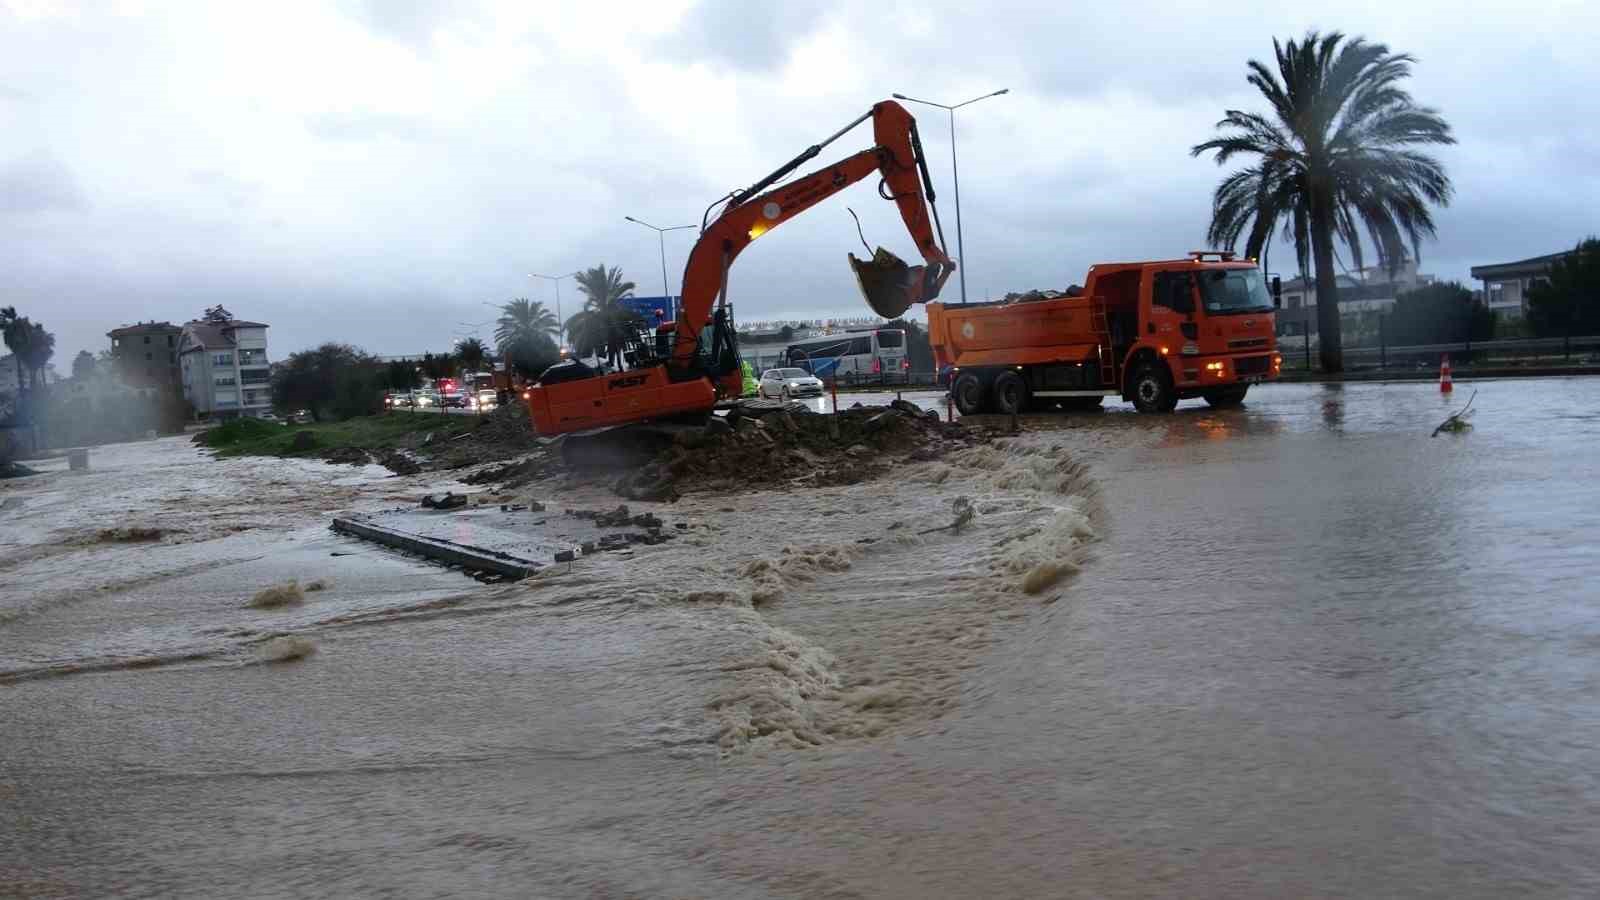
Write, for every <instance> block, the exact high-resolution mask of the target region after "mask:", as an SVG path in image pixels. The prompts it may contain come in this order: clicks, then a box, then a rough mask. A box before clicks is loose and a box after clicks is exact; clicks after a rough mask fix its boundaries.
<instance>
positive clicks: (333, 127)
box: [306, 112, 439, 141]
mask: <svg viewBox="0 0 1600 900" xmlns="http://www.w3.org/2000/svg"><path fill="white" fill-rule="evenodd" d="M306 129H307V130H308V131H310V132H311V133H312V134H314V135H316V136H317V137H320V138H323V139H325V140H330V141H370V140H377V139H380V138H390V139H393V140H400V141H426V140H433V139H435V138H437V137H438V136H439V130H438V129H437V128H436V127H435V126H434V125H433V124H432V123H431V122H429V121H428V120H427V119H425V118H422V117H421V116H414V115H404V114H401V113H382V112H322V113H316V114H314V115H310V116H307V117H306Z"/></svg>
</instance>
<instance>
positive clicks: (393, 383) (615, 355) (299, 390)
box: [272, 263, 645, 421]
mask: <svg viewBox="0 0 1600 900" xmlns="http://www.w3.org/2000/svg"><path fill="white" fill-rule="evenodd" d="M573 280H574V281H575V282H576V283H577V285H578V291H579V293H580V294H582V295H583V297H584V303H583V307H582V308H581V309H580V310H579V311H578V312H576V313H574V314H573V315H572V316H570V317H569V318H568V319H567V321H566V323H565V328H564V330H565V332H566V338H567V341H568V343H569V344H570V347H571V350H572V352H573V354H574V355H576V356H579V357H592V358H595V359H609V360H610V361H611V362H612V363H613V364H615V363H617V362H618V361H619V360H620V357H621V354H622V351H623V335H624V334H625V332H626V330H627V329H630V328H632V329H638V328H640V327H642V326H643V325H644V324H645V323H644V321H643V320H642V319H641V318H640V317H639V315H638V314H637V313H635V312H634V311H633V310H632V309H631V308H629V307H628V306H627V305H625V304H624V303H623V302H622V301H624V300H626V299H628V298H629V297H632V296H633V290H634V283H633V282H631V281H627V280H625V279H624V278H623V276H622V270H621V269H619V268H617V267H615V266H613V267H609V268H608V267H607V266H606V265H605V264H603V263H602V264H600V265H597V266H594V267H592V268H589V269H586V270H584V271H582V272H576V273H574V275H573ZM562 331H563V323H561V322H560V321H559V320H558V319H557V318H556V315H555V313H553V312H551V311H550V309H549V308H547V307H546V306H545V305H544V304H543V303H540V302H538V301H536V300H529V299H528V298H526V297H517V298H514V299H511V300H508V301H506V302H505V303H502V304H500V315H499V317H498V318H497V319H496V320H495V330H494V345H493V347H492V348H491V347H490V346H489V345H488V344H485V343H484V342H483V341H482V340H480V339H478V338H476V337H468V338H463V339H462V340H460V341H457V342H456V344H455V346H454V347H452V348H451V350H450V351H449V352H445V353H439V354H435V353H426V354H424V355H423V357H422V358H421V359H420V360H416V361H406V360H391V361H389V362H384V361H382V360H380V359H379V358H378V357H377V356H375V355H373V354H371V353H368V352H366V351H365V350H362V349H360V348H359V347H354V346H352V345H350V344H343V343H337V342H330V343H326V344H323V345H321V346H319V347H316V348H313V349H311V350H303V351H301V352H299V353H292V354H290V355H289V357H288V358H287V359H285V360H284V361H283V363H281V364H280V365H279V366H278V367H277V368H276V370H275V372H274V375H273V379H272V400H273V405H274V406H275V407H277V408H278V409H280V410H284V411H291V412H292V411H298V410H302V409H304V410H306V411H308V412H309V413H310V414H311V416H312V417H313V418H314V419H316V420H317V421H322V420H323V419H326V418H333V419H346V418H350V417H352V416H362V415H371V414H374V413H377V412H381V411H382V409H383V393H384V391H412V390H416V389H418V388H420V387H421V386H422V384H423V382H424V380H433V381H438V380H439V379H441V378H449V377H453V376H456V375H460V374H465V373H471V372H477V371H481V370H483V369H484V368H485V366H486V365H488V364H491V363H495V362H498V363H499V364H500V365H501V366H503V367H505V368H507V369H509V370H510V371H512V372H515V373H516V374H517V375H519V376H521V377H522V378H524V379H527V380H530V381H531V380H534V379H537V378H538V377H539V376H540V375H541V374H543V372H544V370H545V369H548V368H549V367H550V366H552V365H555V364H556V363H558V362H560V361H561V348H560V346H559V343H558V342H559V340H560V337H561V334H562Z"/></svg>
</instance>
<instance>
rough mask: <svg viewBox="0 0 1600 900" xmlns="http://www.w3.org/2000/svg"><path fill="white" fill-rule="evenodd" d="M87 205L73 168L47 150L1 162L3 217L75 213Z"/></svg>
mask: <svg viewBox="0 0 1600 900" xmlns="http://www.w3.org/2000/svg"><path fill="white" fill-rule="evenodd" d="M86 206H87V203H86V201H85V199H84V196H83V191H82V189H81V188H79V187H78V182H77V179H76V178H74V177H73V176H72V171H71V170H70V169H68V168H67V167H66V165H64V164H63V163H62V162H61V160H59V159H57V158H55V157H54V156H52V155H51V154H49V153H47V152H45V151H39V152H36V153H34V154H32V155H29V156H25V157H21V158H19V159H14V160H12V161H10V162H8V163H4V164H0V216H23V215H31V214H35V213H46V212H73V211H77V210H81V209H84V208H85V207H86Z"/></svg>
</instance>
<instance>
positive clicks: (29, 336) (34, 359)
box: [6, 317, 56, 391]
mask: <svg viewBox="0 0 1600 900" xmlns="http://www.w3.org/2000/svg"><path fill="white" fill-rule="evenodd" d="M16 328H18V331H19V333H21V343H19V344H18V346H13V348H11V352H14V354H16V359H18V383H19V386H21V373H22V367H27V389H29V391H37V389H38V376H40V372H43V370H45V367H46V365H50V357H53V356H56V336H54V335H51V333H50V331H46V330H45V327H43V325H40V323H38V322H29V320H27V319H26V317H24V319H19V320H18V322H16ZM6 344H11V340H10V338H6Z"/></svg>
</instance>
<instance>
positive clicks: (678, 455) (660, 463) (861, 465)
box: [613, 400, 990, 501]
mask: <svg viewBox="0 0 1600 900" xmlns="http://www.w3.org/2000/svg"><path fill="white" fill-rule="evenodd" d="M989 440H990V436H989V434H988V433H987V432H985V431H981V430H978V429H973V428H968V427H964V426H961V425H956V424H952V423H946V422H941V421H940V420H939V418H938V414H937V413H936V412H935V411H932V410H928V411H924V410H921V409H919V408H918V407H917V406H916V404H914V403H910V402H907V401H903V400H897V401H895V402H894V403H893V404H891V405H890V406H887V407H883V406H875V407H859V406H858V407H856V408H852V409H848V410H841V411H840V412H839V414H838V415H836V416H831V415H819V414H815V413H810V412H796V411H794V410H793V409H790V408H779V409H776V410H759V411H741V410H738V409H735V410H733V411H732V412H730V414H729V416H727V417H726V418H714V419H712V420H711V421H710V422H708V423H707V426H706V427H705V428H704V429H703V430H697V431H692V432H686V433H683V434H680V435H678V437H677V438H676V439H675V440H674V442H673V445H672V446H671V447H670V448H668V449H667V450H666V451H665V452H663V453H661V454H660V455H658V456H657V457H656V458H655V459H654V460H653V461H651V462H649V463H646V464H645V465H643V466H640V467H638V468H637V469H634V470H632V471H629V472H627V473H626V474H624V475H622V476H621V477H620V478H618V479H617V481H616V483H615V484H614V485H613V490H614V491H615V492H616V493H617V494H618V495H619V496H622V497H626V498H628V499H632V500H657V501H671V500H675V499H677V498H678V496H679V495H680V494H682V493H685V492H688V491H706V492H718V491H740V490H746V489H749V488H750V487H757V486H759V487H776V486H780V485H783V486H792V487H813V486H831V485H843V484H857V483H859V482H862V481H865V480H868V479H870V478H873V477H875V476H877V475H879V474H882V473H883V472H885V471H887V470H888V469H889V468H890V467H892V466H894V465H897V464H903V463H906V462H920V461H925V460H930V459H937V458H939V457H940V456H942V455H944V454H945V453H947V452H950V451H952V450H955V449H960V448H962V447H967V446H971V445H973V444H980V443H987V442H988V441H989Z"/></svg>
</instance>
